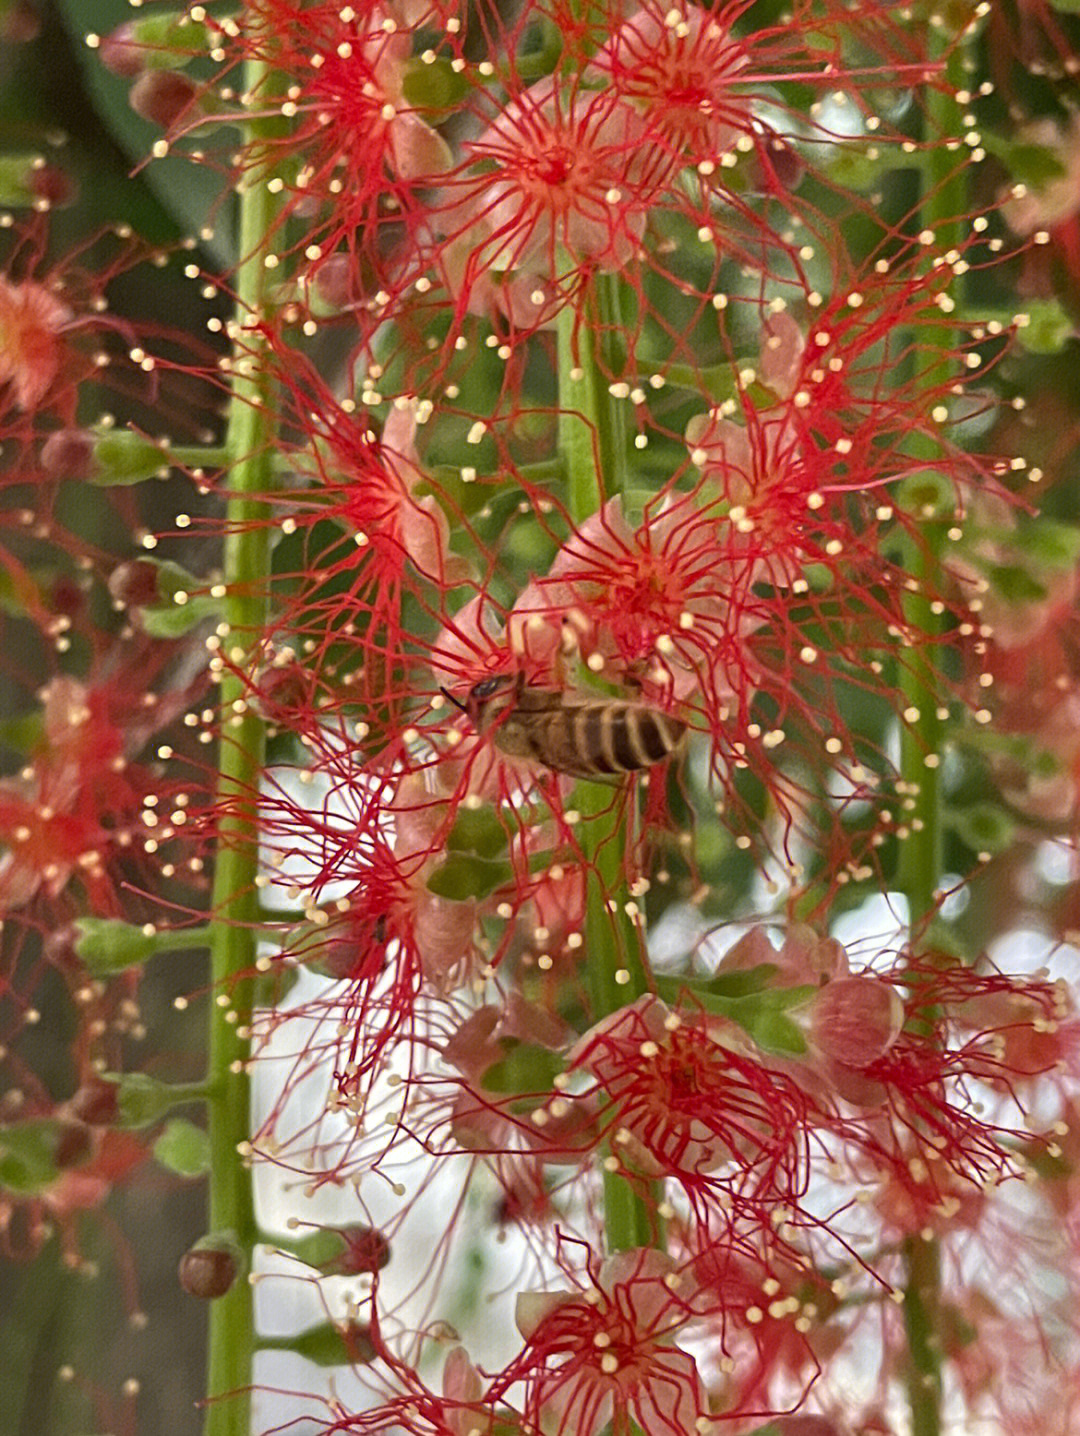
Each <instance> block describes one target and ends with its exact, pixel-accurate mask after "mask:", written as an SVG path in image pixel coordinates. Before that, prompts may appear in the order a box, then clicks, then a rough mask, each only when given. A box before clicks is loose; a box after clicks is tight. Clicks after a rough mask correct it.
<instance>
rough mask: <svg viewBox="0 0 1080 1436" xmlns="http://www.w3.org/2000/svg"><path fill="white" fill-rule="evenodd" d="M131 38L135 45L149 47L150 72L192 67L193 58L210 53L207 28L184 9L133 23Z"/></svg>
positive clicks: (147, 62)
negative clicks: (190, 65) (185, 66)
mask: <svg viewBox="0 0 1080 1436" xmlns="http://www.w3.org/2000/svg"><path fill="white" fill-rule="evenodd" d="M131 38H132V40H133V42H134V43H135V44H137V45H142V46H145V48H146V54H145V56H143V57H142V58H143V63H144V67H145V68H146V69H148V70H153V69H179V68H180V67H182V66H184V65H187V64H189V63H190V61H191V59H192V57H193V55H198V54H207V53H208V52H209V50H210V32H209V30H208V29H207V27H206V26H205V25H204V24H203V23H202V22H201V21H197V20H192V19H191V17H190V16H189V15H186V14H185V13H184V11H182V10H173V11H164V12H162V13H160V14H157V15H148V16H147V17H146V18H145V19H143V20H135V21H133V22H132V25H131Z"/></svg>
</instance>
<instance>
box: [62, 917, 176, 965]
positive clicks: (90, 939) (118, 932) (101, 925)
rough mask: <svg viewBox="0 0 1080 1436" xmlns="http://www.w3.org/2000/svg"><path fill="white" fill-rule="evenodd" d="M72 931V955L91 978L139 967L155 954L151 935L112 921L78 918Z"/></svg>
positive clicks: (109, 919) (154, 944) (137, 928)
mask: <svg viewBox="0 0 1080 1436" xmlns="http://www.w3.org/2000/svg"><path fill="white" fill-rule="evenodd" d="M75 930H76V933H77V937H76V939H75V954H76V956H77V957H78V959H79V961H80V962H81V963H82V964H83V966H84V967H85V968H86V969H87V971H88V972H89V973H90V974H91V976H92V977H111V976H112V975H113V974H114V973H117V972H126V971H127V969H128V968H129V967H141V966H142V965H143V963H145V962H149V960H150V959H151V958H152V957H153V955H154V953H155V952H156V951H157V947H156V943H155V940H154V937H153V936H152V935H151V936H148V935H147V934H146V933H145V932H143V930H142V928H141V927H135V926H133V925H132V924H131V923H127V922H120V921H119V920H117V919H115V918H107V917H80V918H78V919H77V920H76V922H75Z"/></svg>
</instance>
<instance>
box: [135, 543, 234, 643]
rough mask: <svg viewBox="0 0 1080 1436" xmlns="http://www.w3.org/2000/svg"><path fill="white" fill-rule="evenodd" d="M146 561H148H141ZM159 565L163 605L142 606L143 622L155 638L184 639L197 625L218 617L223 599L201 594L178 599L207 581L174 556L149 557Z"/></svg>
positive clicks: (140, 622)
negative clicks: (179, 601)
mask: <svg viewBox="0 0 1080 1436" xmlns="http://www.w3.org/2000/svg"><path fill="white" fill-rule="evenodd" d="M140 562H144V560H140ZM145 562H150V563H153V564H154V565H155V566H156V567H157V571H158V576H157V589H158V596H159V598H160V599H161V607H160V608H158V607H156V606H154V605H152V604H147V605H145V606H142V607H140V608H139V624H140V626H141V628H142V630H143V632H144V633H148V634H149V635H150V637H151V638H183V636H184V634H186V633H188V632H190V630H191V629H193V628H194V627H196V625H197V624H200V623H202V622H203V621H204V620H205V619H207V618H215V617H217V616H218V615H219V614H220V612H221V600H220V599H217V598H211V597H210V595H209V594H199V593H197V594H196V595H195V597H194V598H185V600H184V602H183V603H177V602H176V595H177V594H179V593H183V594H185V595H186V594H190V593H191V592H192V590H193V589H198V588H201V587H203V580H201V579H198V578H195V577H194V575H192V574H190V573H188V572H187V570H186V569H183V568H181V567H180V565H179V564H178V563H173V562H172V561H171V560H170V559H164V560H159V559H149V560H145Z"/></svg>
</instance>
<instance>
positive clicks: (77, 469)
mask: <svg viewBox="0 0 1080 1436" xmlns="http://www.w3.org/2000/svg"><path fill="white" fill-rule="evenodd" d="M96 443H97V439H96V437H95V436H94V435H93V434H92V433H91V432H90V430H89V429H57V430H56V432H55V433H54V434H50V435H49V437H48V438H47V439H46V440H45V442H44V443H43V444H42V446H41V467H42V468H43V469H44V470H45V472H46V473H47V474H49V475H51V476H52V477H53V478H56V479H88V478H90V476H91V475H92V474H93V472H94V468H95V464H94V445H95V444H96Z"/></svg>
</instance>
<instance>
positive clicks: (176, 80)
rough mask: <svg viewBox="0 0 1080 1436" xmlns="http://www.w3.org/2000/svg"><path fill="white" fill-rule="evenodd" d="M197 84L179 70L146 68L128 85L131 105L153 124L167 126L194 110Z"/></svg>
mask: <svg viewBox="0 0 1080 1436" xmlns="http://www.w3.org/2000/svg"><path fill="white" fill-rule="evenodd" d="M198 92H199V90H198V86H197V85H196V84H195V81H194V80H191V79H189V78H188V76H187V75H184V74H181V72H180V71H179V70H147V71H146V72H145V73H144V74H142V75H140V76H139V78H138V79H137V80H136V81H135V83H134V85H132V87H131V93H130V95H129V96H128V101H129V103H130V105H131V108H132V109H133V110H134V111H135V113H136V114H137V115H141V116H142V118H143V119H144V120H149V121H150V123H151V124H152V125H160V126H161V128H162V129H163V130H167V129H170V128H171V127H172V126H173V125H175V124H176V122H177V120H179V119H180V118H181V117H182V116H184V115H187V114H190V113H193V110H194V107H195V101H196V96H197V95H198Z"/></svg>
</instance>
